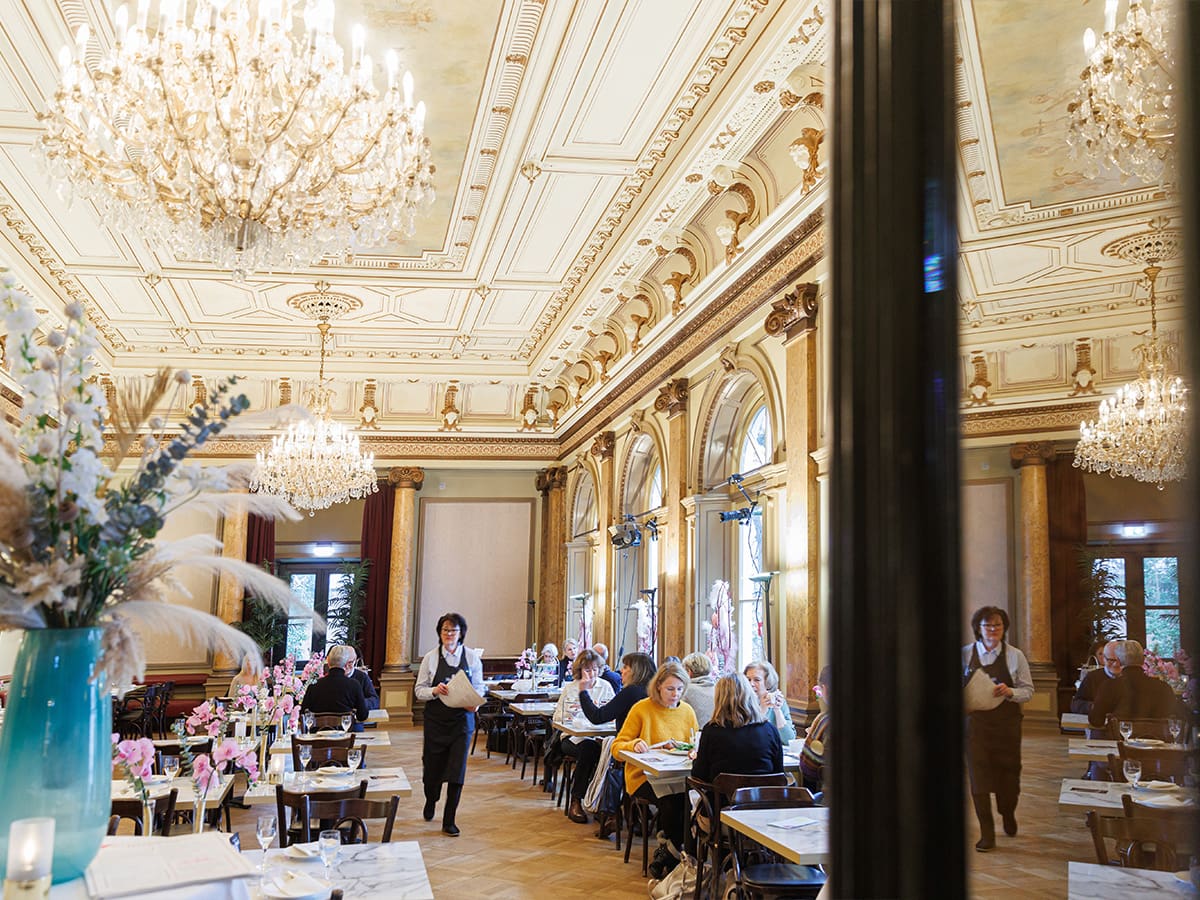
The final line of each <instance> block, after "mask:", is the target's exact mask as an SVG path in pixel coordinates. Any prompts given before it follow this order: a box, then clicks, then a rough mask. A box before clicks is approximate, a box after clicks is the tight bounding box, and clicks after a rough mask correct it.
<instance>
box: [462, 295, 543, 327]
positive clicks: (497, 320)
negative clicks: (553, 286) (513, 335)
mask: <svg viewBox="0 0 1200 900" xmlns="http://www.w3.org/2000/svg"><path fill="white" fill-rule="evenodd" d="M548 297H549V292H548V291H521V290H512V289H507V290H504V291H494V292H492V293H490V294H488V298H487V300H485V301H484V303H483V306H482V308H481V309H480V311H479V322H480V324H481V325H482V326H484V327H486V328H514V327H517V326H521V325H525V326H526V327H528V324H529V322H530V321H531V320H532V319H533V318H535V317H536V316H537V314H538V313H539V312H541V308H542V304H544V303H545V302H546V300H547V299H548Z"/></svg>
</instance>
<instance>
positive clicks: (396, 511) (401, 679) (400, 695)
mask: <svg viewBox="0 0 1200 900" xmlns="http://www.w3.org/2000/svg"><path fill="white" fill-rule="evenodd" d="M424 482H425V470H424V469H421V468H419V467H416V466H400V467H397V468H394V469H390V470H389V471H388V483H389V484H391V485H392V486H393V487H394V488H395V489H396V501H395V505H394V507H393V509H392V552H391V572H390V577H389V579H388V618H387V649H386V651H385V654H384V663H383V669H382V671H381V672H380V673H379V702H380V705H381V706H382V707H384V709H386V710H387V711H388V715H389V716H390V717H391V718H393V719H395V720H397V721H399V722H401V723H403V724H405V725H411V724H412V723H413V719H414V716H413V686H414V685H415V684H416V681H417V674H416V672H415V671H414V669H413V665H412V637H413V634H412V632H413V621H414V619H415V616H416V610H415V609H414V606H413V600H414V597H415V593H416V584H415V583H414V580H413V571H414V567H415V555H416V546H417V528H416V509H417V491H419V490H420V489H421V486H422V484H424Z"/></svg>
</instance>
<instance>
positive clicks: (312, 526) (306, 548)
mask: <svg viewBox="0 0 1200 900" xmlns="http://www.w3.org/2000/svg"><path fill="white" fill-rule="evenodd" d="M364 505H366V501H365V500H351V501H349V502H348V503H335V504H334V505H333V506H331V507H330V508H329V509H322V510H320V511H318V512H317V513H316V515H313V516H307V515H306V516H304V518H302V519H301V520H300V521H298V522H287V521H282V520H281V521H278V522H276V523H275V552H276V555H277V556H279V557H289V556H310V555H312V545H313V544H314V543H317V542H326V541H327V542H330V543H333V544H335V545H337V546H336V550H335V553H336V555H337V556H350V557H357V556H358V555H359V554H360V553H361V552H362V551H361V550H360V547H359V543H360V541H361V539H362V515H363V506H364Z"/></svg>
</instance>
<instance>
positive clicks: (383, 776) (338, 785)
mask: <svg viewBox="0 0 1200 900" xmlns="http://www.w3.org/2000/svg"><path fill="white" fill-rule="evenodd" d="M343 772H344V773H345V774H334V775H328V774H322V773H318V772H309V773H308V780H307V781H301V777H300V776H299V775H298V774H296V773H295V772H286V773H284V776H283V786H284V787H285V788H287V789H288V790H289V791H301V790H305V789H307V790H311V791H329V790H343V789H345V788H348V787H354V786H355V785H357V784H358V783H359V782H360V781H362V780H363V779H364V778H365V779H366V781H367V799H368V800H386V799H387V798H388V797H390V796H392V794H399V795H400V796H401V797H411V796H412V785H411V784H410V783H409V781H408V776H407V775H405V774H404V769H402V768H401V767H400V766H383V767H380V768H371V769H358V770H356V771H354V772H351V771H350V770H349V769H344V770H343ZM243 799H244V802H246V803H248V804H250V805H252V806H253V805H273V804H274V803H275V785H273V784H267V783H265V782H264V783H262V784H259V785H257V786H255V787H252V788H250V789H249V790H247V791H246V796H245V797H244V798H243Z"/></svg>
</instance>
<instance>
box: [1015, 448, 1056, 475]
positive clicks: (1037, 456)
mask: <svg viewBox="0 0 1200 900" xmlns="http://www.w3.org/2000/svg"><path fill="white" fill-rule="evenodd" d="M1008 454H1009V457H1010V458H1011V460H1012V467H1013V468H1014V469H1020V468H1022V467H1023V466H1044V465H1046V463H1048V462H1051V461H1052V460H1053V459H1054V456H1055V453H1054V445H1053V444H1051V443H1050V442H1049V441H1027V442H1024V443H1021V444H1013V445H1012V446H1011V447H1009V448H1008Z"/></svg>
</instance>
